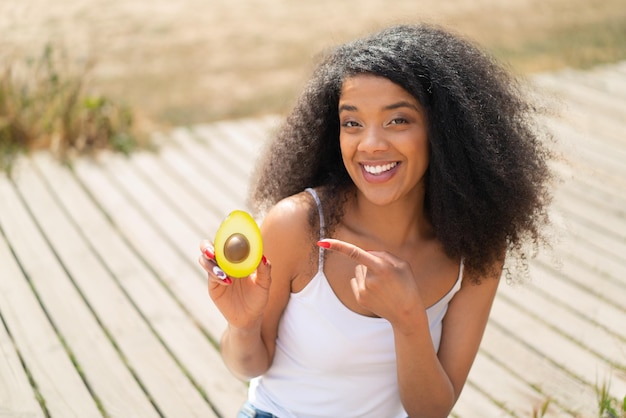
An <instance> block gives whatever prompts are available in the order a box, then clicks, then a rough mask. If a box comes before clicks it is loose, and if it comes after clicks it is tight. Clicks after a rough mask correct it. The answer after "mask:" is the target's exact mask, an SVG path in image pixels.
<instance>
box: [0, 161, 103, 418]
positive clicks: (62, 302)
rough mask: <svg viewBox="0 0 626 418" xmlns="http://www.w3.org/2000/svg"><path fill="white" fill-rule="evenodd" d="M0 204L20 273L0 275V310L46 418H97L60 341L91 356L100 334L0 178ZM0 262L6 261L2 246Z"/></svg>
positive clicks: (1, 223)
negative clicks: (88, 351)
mask: <svg viewBox="0 0 626 418" xmlns="http://www.w3.org/2000/svg"><path fill="white" fill-rule="evenodd" d="M18 175H19V170H18ZM0 201H2V205H0V227H1V228H2V230H3V234H4V236H5V238H6V240H7V241H8V242H9V243H10V246H11V249H12V252H13V253H14V254H15V256H16V257H17V259H18V260H19V263H20V270H22V271H23V274H22V273H21V272H20V273H17V269H15V268H13V269H12V270H13V271H10V273H11V274H10V275H8V274H7V275H4V274H3V278H2V280H1V281H0V283H1V285H2V286H3V289H2V292H0V293H1V295H2V296H1V297H2V305H1V306H2V307H1V308H0V309H1V311H2V316H3V318H4V320H5V321H6V323H7V327H8V329H9V331H10V332H11V335H13V338H14V340H15V342H16V346H17V347H18V349H19V350H20V353H21V354H22V356H23V359H24V361H25V362H26V364H27V367H28V369H29V371H30V372H31V374H32V377H33V379H34V382H35V384H36V385H37V388H38V390H39V393H40V394H41V396H42V398H43V400H44V402H45V408H46V411H47V412H48V413H50V415H52V416H80V417H96V416H100V412H99V410H98V406H97V404H96V400H95V399H94V398H93V397H92V395H91V393H90V392H89V390H88V388H87V385H86V384H85V382H84V381H83V379H82V377H81V376H80V374H79V371H78V370H77V368H76V367H75V365H74V364H73V362H72V359H70V355H69V353H68V352H67V351H66V348H65V347H64V344H63V342H62V340H61V339H65V341H70V342H72V343H76V344H77V345H80V344H82V345H83V346H84V347H89V346H91V345H93V346H94V351H96V352H97V351H98V350H99V347H98V346H97V345H96V344H98V343H101V342H102V338H101V336H98V335H97V333H98V330H99V329H100V328H99V327H98V325H97V324H94V322H93V317H92V316H91V314H90V313H89V312H88V310H87V309H86V307H85V306H84V304H81V300H80V298H79V296H78V295H76V291H75V289H73V288H72V287H71V285H70V284H69V282H68V278H67V276H66V274H65V272H64V271H63V269H62V267H61V266H60V265H59V263H58V261H57V259H56V258H55V255H54V253H53V251H52V249H51V248H50V247H49V246H48V245H47V243H46V242H45V239H44V238H43V237H42V236H41V234H40V232H39V231H38V230H37V227H36V225H35V224H34V223H33V220H32V219H31V218H30V216H29V214H28V209H27V208H26V207H25V206H24V205H23V204H22V201H21V199H20V198H19V196H18V194H17V192H16V191H15V189H14V188H13V186H12V184H11V183H10V181H9V180H8V179H7V178H6V176H4V174H2V175H0ZM2 259H3V261H6V260H10V259H11V256H10V255H9V254H7V249H6V247H5V246H3V256H2ZM13 263H15V262H13ZM7 265H11V262H10V261H8V263H7ZM4 268H5V267H4V263H3V269H4ZM24 275H26V277H25V276H24ZM27 280H28V281H27ZM31 286H32V287H31ZM44 306H45V308H43V307H44ZM44 309H45V310H44ZM48 315H50V317H51V318H54V321H55V323H54V325H52V324H51V323H50V322H49V321H48V318H47V316H48ZM57 327H58V328H57ZM57 332H58V333H59V335H57ZM83 354H85V355H89V354H86V353H84V352H77V353H76V355H77V356H78V357H79V358H78V359H77V361H78V362H80V361H85V360H86V359H85V356H83ZM87 363H88V362H87Z"/></svg>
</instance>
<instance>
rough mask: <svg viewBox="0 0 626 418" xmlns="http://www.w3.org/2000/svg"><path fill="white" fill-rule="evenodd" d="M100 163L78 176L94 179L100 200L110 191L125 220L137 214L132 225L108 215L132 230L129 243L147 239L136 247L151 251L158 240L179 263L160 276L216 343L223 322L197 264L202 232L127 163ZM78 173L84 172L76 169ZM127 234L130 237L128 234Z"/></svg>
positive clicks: (106, 159)
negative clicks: (173, 268)
mask: <svg viewBox="0 0 626 418" xmlns="http://www.w3.org/2000/svg"><path fill="white" fill-rule="evenodd" d="M100 162H101V163H102V164H101V166H100V168H101V169H100V170H91V172H90V173H89V176H90V177H89V178H88V179H87V178H86V177H87V176H83V178H86V180H87V181H91V182H95V181H98V187H99V189H98V190H99V193H100V196H103V193H102V192H103V191H106V192H110V193H108V196H110V197H111V198H112V199H114V200H115V201H116V202H117V204H120V205H122V204H123V205H125V206H124V207H125V208H124V211H125V212H126V215H127V218H130V216H129V215H131V214H135V215H136V219H135V221H133V222H128V221H127V220H123V219H121V217H120V216H119V215H116V214H115V213H113V212H112V213H111V216H112V217H113V218H117V219H119V220H120V222H124V224H120V225H121V226H123V231H133V230H134V231H133V232H134V233H133V234H132V235H133V238H134V239H136V240H137V241H138V240H140V239H141V238H142V237H144V236H145V237H146V241H145V242H144V243H143V244H141V245H138V247H140V246H145V245H146V244H148V243H152V244H151V251H154V250H155V249H157V248H159V247H158V246H157V245H158V244H156V243H155V241H157V240H159V241H160V242H161V243H162V246H163V249H162V251H163V252H166V251H167V253H168V254H170V255H171V260H172V262H174V263H176V264H177V265H178V267H177V270H175V271H174V270H171V269H168V270H169V274H167V273H166V274H164V276H163V277H168V276H169V280H168V281H167V285H168V286H170V288H171V289H172V290H173V291H174V292H175V293H176V294H177V295H178V297H179V300H181V301H184V304H183V306H185V308H186V309H187V310H188V311H189V312H190V313H191V314H192V315H193V316H194V317H195V318H196V320H197V321H198V322H199V323H200V324H202V325H203V326H204V327H205V328H206V329H207V331H209V333H210V334H211V335H212V336H213V337H214V338H215V339H216V340H217V339H218V338H219V336H220V335H221V332H222V331H223V330H224V328H225V326H226V323H225V321H224V319H223V317H222V315H221V314H220V312H219V311H218V310H217V309H216V308H215V307H214V305H213V304H211V303H208V304H207V302H208V301H207V294H206V293H207V288H206V280H205V278H204V277H203V276H204V275H203V274H202V273H201V268H200V266H198V265H197V262H196V260H197V258H198V256H199V255H200V251H199V249H198V244H199V242H200V239H201V238H202V237H203V231H200V230H194V229H192V228H190V227H189V225H187V224H186V223H184V222H182V221H181V219H180V214H179V213H176V212H175V211H173V210H172V209H171V208H170V207H168V204H167V202H166V201H164V200H163V199H162V197H161V196H159V195H157V194H156V193H155V192H154V190H152V189H151V188H150V187H149V186H148V185H147V184H146V183H145V182H144V181H142V179H141V178H140V177H139V176H137V175H136V173H135V172H134V170H133V168H132V166H131V165H129V164H128V161H127V160H125V159H124V158H120V157H119V156H114V155H103V156H102V158H101V161H100ZM91 168H93V166H91ZM81 173H83V174H86V173H87V172H86V170H81ZM96 177H97V178H96ZM113 194H115V196H113ZM106 197H107V196H103V198H102V199H100V201H101V202H104V199H105V198H106ZM139 219H141V221H139ZM140 224H141V226H140ZM140 228H141V229H140ZM128 235H129V238H130V235H131V234H128ZM146 256H150V257H154V255H153V254H146ZM161 258H163V256H162V257H161ZM164 264H165V263H161V262H159V263H157V264H156V265H161V266H163V267H164V268H165V267H166V266H164ZM168 270H165V269H164V270H162V271H163V272H166V271H168ZM181 275H188V277H189V278H190V279H191V278H196V279H200V280H181V279H180V278H179V279H178V280H176V277H181ZM183 277H184V276H183ZM209 302H210V301H209Z"/></svg>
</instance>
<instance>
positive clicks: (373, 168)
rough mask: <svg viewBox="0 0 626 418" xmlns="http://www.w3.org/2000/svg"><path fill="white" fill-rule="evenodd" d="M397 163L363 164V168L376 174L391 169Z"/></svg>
mask: <svg viewBox="0 0 626 418" xmlns="http://www.w3.org/2000/svg"><path fill="white" fill-rule="evenodd" d="M397 165H398V163H397V162H395V163H389V164H385V165H363V168H364V169H365V171H367V172H368V173H370V174H374V175H378V174H381V173H384V172H385V171H389V170H391V169H392V168H394V167H395V166H397Z"/></svg>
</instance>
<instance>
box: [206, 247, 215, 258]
mask: <svg viewBox="0 0 626 418" xmlns="http://www.w3.org/2000/svg"><path fill="white" fill-rule="evenodd" d="M204 255H205V256H206V257H207V258H208V259H209V260H213V259H214V258H215V253H214V252H213V247H206V248H205V249H204Z"/></svg>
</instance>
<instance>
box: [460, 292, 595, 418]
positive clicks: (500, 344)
mask: <svg viewBox="0 0 626 418" xmlns="http://www.w3.org/2000/svg"><path fill="white" fill-rule="evenodd" d="M502 287H503V286H502ZM493 317H494V320H492V321H490V323H489V325H488V327H487V330H486V332H485V335H484V337H483V342H482V344H481V350H480V352H479V356H483V357H488V358H490V359H492V361H494V362H495V363H497V364H498V365H499V367H500V368H501V369H502V370H503V371H504V370H506V373H509V374H511V375H512V376H515V377H516V378H517V379H519V380H520V381H521V382H523V384H524V385H525V386H526V387H528V388H529V389H530V388H531V389H532V390H533V391H534V392H535V393H536V394H535V395H533V400H532V401H531V402H528V405H527V406H526V408H525V409H516V410H515V412H516V413H518V414H520V413H522V411H525V412H526V413H527V414H528V415H530V412H531V411H532V410H533V409H537V410H538V409H539V408H540V407H541V406H542V405H543V404H544V403H545V402H546V401H548V400H550V404H551V416H565V415H567V416H572V415H574V416H578V414H579V413H582V416H588V415H589V416H590V415H592V411H594V410H595V404H594V402H592V401H593V399H594V395H595V392H594V391H593V389H592V388H591V386H589V385H586V384H584V383H581V382H580V381H578V380H576V379H573V378H572V376H571V375H570V374H569V373H568V372H567V371H566V370H564V369H562V368H560V367H558V366H556V365H555V364H554V363H553V362H552V361H550V359H549V357H548V356H545V355H544V354H543V353H542V352H538V351H536V350H534V349H533V348H532V347H530V346H529V345H528V344H526V342H525V341H522V340H520V339H518V338H517V337H516V335H515V331H513V330H510V328H512V326H511V325H509V324H507V323H506V322H504V324H505V325H502V324H501V322H502V321H506V318H498V317H497V315H493ZM501 320H502V321H501ZM470 377H472V378H474V379H475V380H476V381H477V383H476V384H477V385H483V384H484V383H483V382H484V381H486V380H488V379H490V376H488V375H484V374H480V370H478V371H476V372H474V373H473V374H472V373H470ZM499 392H500V393H499V394H498V397H499V399H500V402H501V403H502V404H506V405H508V404H510V403H511V402H516V403H520V404H524V398H522V399H516V398H518V397H519V394H518V393H515V392H512V391H507V390H505V389H504V388H503V389H502V390H500V391H499ZM572 394H576V396H575V397H574V398H572ZM522 416H525V415H522Z"/></svg>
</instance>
